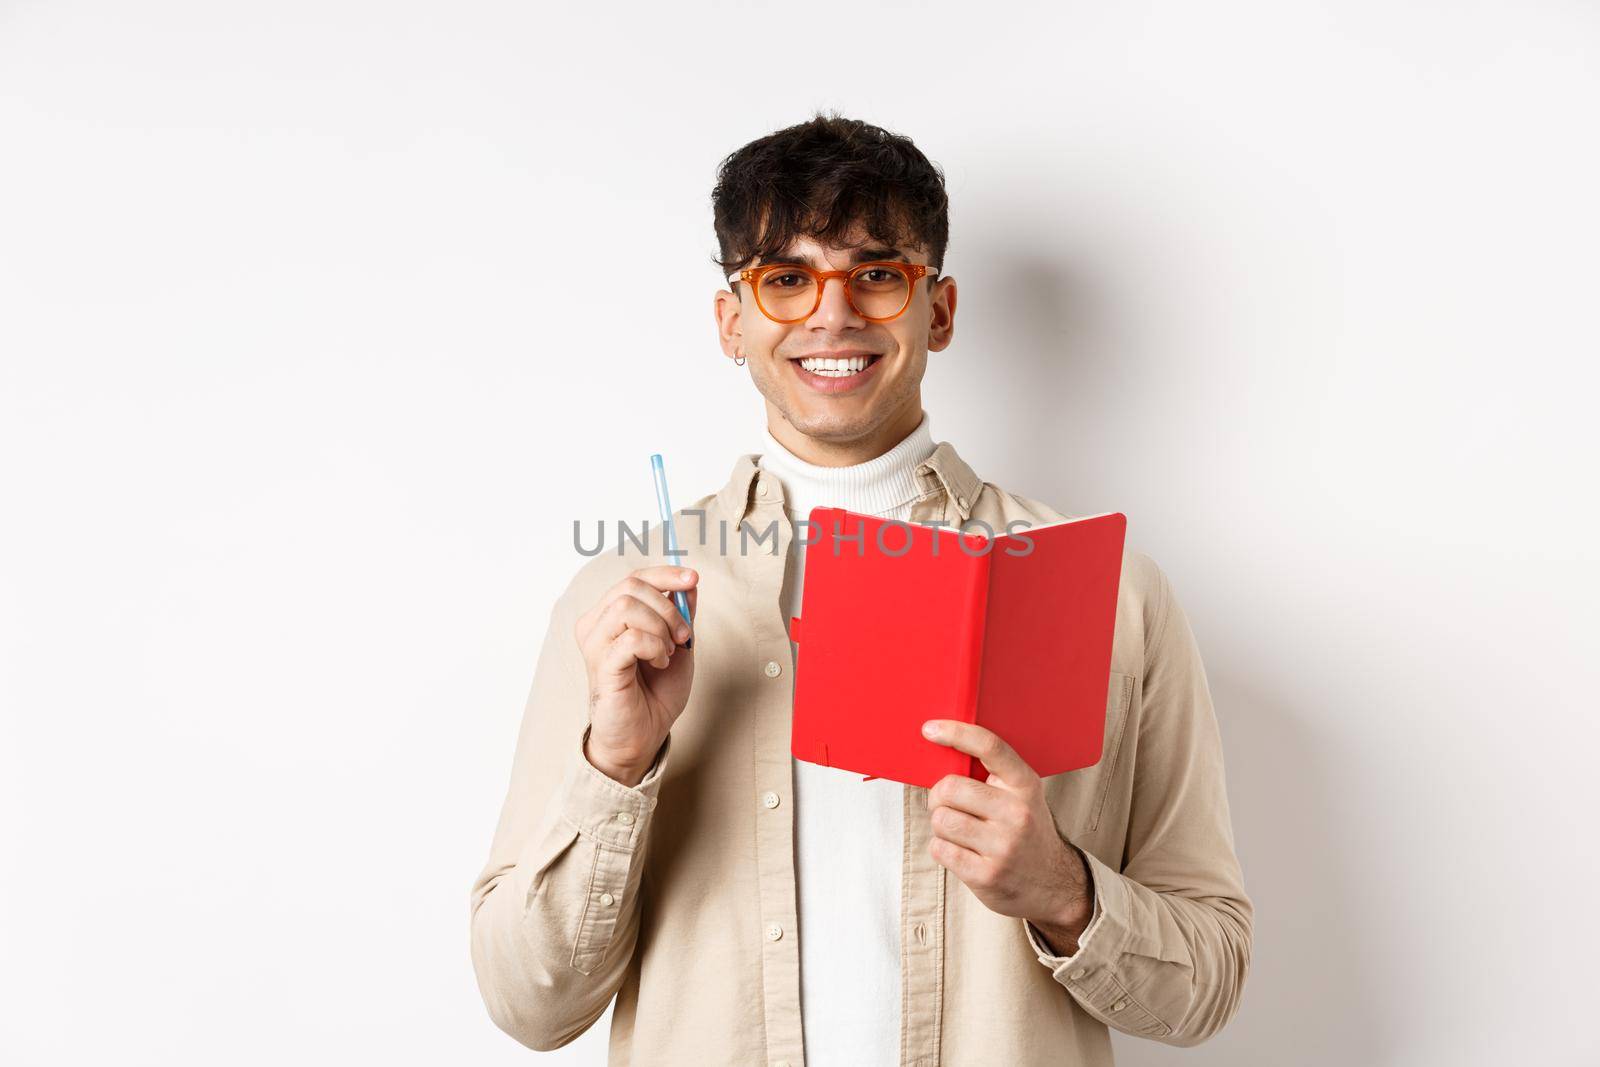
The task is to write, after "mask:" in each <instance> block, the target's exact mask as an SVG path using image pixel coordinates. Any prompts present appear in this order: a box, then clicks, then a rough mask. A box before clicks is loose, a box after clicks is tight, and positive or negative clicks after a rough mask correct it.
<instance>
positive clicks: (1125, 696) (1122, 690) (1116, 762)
mask: <svg viewBox="0 0 1600 1067" xmlns="http://www.w3.org/2000/svg"><path fill="white" fill-rule="evenodd" d="M1132 703H1133V675H1131V674H1119V673H1117V672H1116V671H1112V672H1111V678H1110V680H1109V681H1108V682H1107V684H1106V732H1105V743H1104V744H1103V745H1102V746H1101V751H1100V763H1099V769H1100V775H1099V781H1098V784H1097V785H1096V787H1095V791H1094V800H1093V801H1092V803H1091V805H1090V809H1089V822H1088V824H1087V825H1086V826H1085V827H1084V830H1085V832H1088V833H1092V832H1093V831H1095V830H1097V829H1099V827H1100V816H1101V813H1102V812H1103V811H1104V810H1105V806H1106V797H1107V796H1109V795H1110V793H1111V783H1112V782H1113V781H1114V780H1115V779H1116V776H1117V770H1118V769H1119V768H1120V767H1121V766H1122V738H1123V735H1124V734H1125V733H1127V731H1128V720H1129V719H1130V718H1132V716H1131V715H1130V714H1129V711H1130V710H1131V705H1132Z"/></svg>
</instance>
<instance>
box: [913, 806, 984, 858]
mask: <svg viewBox="0 0 1600 1067" xmlns="http://www.w3.org/2000/svg"><path fill="white" fill-rule="evenodd" d="M928 824H929V826H931V827H932V829H933V832H934V833H935V834H936V835H938V836H939V837H942V838H944V839H945V840H946V841H949V842H951V843H952V844H956V845H960V846H961V847H963V848H967V849H971V850H972V851H973V852H976V853H978V854H979V855H980V856H987V855H990V854H991V853H993V852H995V851H996V847H995V846H996V843H997V842H998V840H999V834H998V832H997V831H996V829H995V825H994V824H993V823H991V822H989V821H988V820H986V819H980V818H978V817H977V816H975V815H970V814H968V813H967V812H964V811H960V810H957V809H956V808H951V807H945V806H944V805H940V806H939V807H936V808H934V809H932V810H931V811H929V813H928Z"/></svg>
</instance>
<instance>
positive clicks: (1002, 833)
mask: <svg viewBox="0 0 1600 1067" xmlns="http://www.w3.org/2000/svg"><path fill="white" fill-rule="evenodd" d="M930 728H931V729H932V731H933V732H931V733H930V732H929V731H930ZM923 736H924V737H927V738H928V739H929V740H930V741H934V742H936V743H938V744H941V745H948V746H949V747H951V748H954V749H956V750H958V751H960V752H965V753H967V754H968V755H970V756H976V757H978V759H979V760H981V761H982V762H983V766H984V768H985V769H986V770H988V772H989V777H988V779H987V780H986V781H983V782H980V781H978V780H977V779H975V778H969V777H967V776H966V775H964V774H947V775H945V776H944V777H943V778H941V779H939V781H938V782H937V783H936V784H935V785H934V787H933V788H932V789H931V790H929V792H928V818H929V822H930V824H931V827H932V830H933V840H932V841H930V842H929V843H928V854H929V855H930V856H932V857H933V858H934V859H935V860H937V861H938V862H939V863H940V864H941V865H942V866H944V867H945V868H946V869H948V870H949V871H950V872H951V873H953V874H954V875H955V876H956V877H957V878H960V879H961V881H962V882H964V883H965V884H966V885H967V887H968V888H969V889H971V890H972V892H973V895H974V896H976V897H977V898H978V899H979V900H980V901H982V902H983V904H984V906H985V907H987V908H988V909H989V910H990V911H993V912H997V913H999V914H1001V915H1010V916H1014V917H1016V918H1020V919H1027V920H1029V921H1031V922H1032V923H1033V925H1034V926H1036V927H1038V928H1039V930H1040V932H1041V933H1043V934H1045V935H1046V937H1047V938H1048V939H1049V942H1050V944H1051V945H1052V946H1053V947H1054V948H1055V950H1056V951H1057V952H1058V953H1059V954H1063V955H1071V954H1072V953H1074V952H1076V951H1077V939H1078V937H1079V935H1081V934H1082V933H1083V931H1084V929H1085V928H1086V927H1087V926H1088V925H1089V919H1090V917H1091V916H1092V914H1093V911H1094V901H1093V897H1092V895H1091V892H1090V890H1091V883H1090V880H1089V869H1088V865H1087V864H1086V863H1085V862H1084V859H1083V856H1082V854H1081V853H1079V852H1078V850H1077V848H1076V846H1074V845H1071V844H1069V843H1068V842H1066V841H1064V840H1062V838H1061V834H1060V832H1059V831H1057V830H1056V823H1055V817H1054V816H1053V815H1052V814H1051V812H1050V807H1049V805H1048V804H1047V803H1046V802H1045V795H1044V783H1043V782H1042V781H1041V780H1040V778H1039V776H1038V775H1037V774H1035V773H1034V772H1033V768H1032V767H1029V766H1028V764H1027V763H1026V762H1025V761H1024V760H1023V759H1022V757H1021V756H1019V755H1017V753H1016V750H1015V749H1013V748H1012V747H1011V746H1010V745H1008V744H1007V743H1006V742H1005V741H1004V740H1003V739H1002V738H1001V737H1000V735H999V734H996V733H995V732H994V731H992V730H986V729H984V728H983V727H982V726H978V725H975V724H973V723H969V722H961V721H959V720H956V719H930V720H928V722H927V723H926V724H925V725H924V727H923Z"/></svg>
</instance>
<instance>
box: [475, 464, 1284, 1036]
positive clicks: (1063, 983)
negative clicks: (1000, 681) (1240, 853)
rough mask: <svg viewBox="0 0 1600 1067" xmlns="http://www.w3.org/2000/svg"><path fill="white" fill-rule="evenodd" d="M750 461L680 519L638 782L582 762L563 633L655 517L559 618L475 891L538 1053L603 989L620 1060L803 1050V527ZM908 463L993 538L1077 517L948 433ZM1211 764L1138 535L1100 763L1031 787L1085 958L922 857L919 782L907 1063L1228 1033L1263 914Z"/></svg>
mask: <svg viewBox="0 0 1600 1067" xmlns="http://www.w3.org/2000/svg"><path fill="white" fill-rule="evenodd" d="M756 458H757V456H756V454H754V453H749V454H745V455H742V456H740V457H739V459H738V460H737V461H736V462H735V463H734V466H733V473H732V475H731V477H729V479H728V482H727V484H726V485H724V486H723V487H722V489H721V490H719V491H718V492H717V493H715V494H714V495H709V496H704V497H701V498H700V499H699V500H696V501H695V502H694V503H693V504H691V505H689V507H687V508H684V509H681V510H680V511H678V512H677V513H676V514H675V519H674V522H675V524H676V526H677V531H678V543H679V546H680V548H681V549H682V550H683V551H684V553H685V555H684V557H683V561H684V562H685V564H686V565H688V566H691V567H694V568H695V569H696V570H698V571H699V573H700V586H699V589H700V592H699V597H698V605H697V614H696V617H695V620H694V645H695V657H696V661H695V677H694V686H693V691H692V693H691V695H690V698H689V704H688V707H687V708H686V709H685V711H684V713H683V716H682V717H681V718H680V719H679V720H678V721H677V724H676V725H675V726H674V728H673V731H672V733H671V735H670V736H669V737H668V739H667V741H666V743H665V744H664V745H663V746H662V749H661V751H660V753H659V754H658V756H657V758H656V762H655V763H654V764H653V765H652V768H651V770H650V772H649V773H648V774H647V775H646V776H645V779H644V780H643V781H642V782H641V783H639V785H637V786H635V787H632V788H629V787H626V786H624V785H622V784H621V783H619V782H616V781H614V780H612V779H611V778H608V777H606V776H605V775H604V774H602V773H601V772H600V771H598V770H596V769H595V768H594V767H593V766H592V765H590V764H589V762H588V761H587V760H586V759H585V758H584V757H583V752H582V749H583V740H584V737H585V735H586V733H587V724H588V700H587V690H588V676H587V673H586V671H585V668H584V664H583V659H582V657H581V655H580V652H579V649H578V647H577V643H576V639H575V637H574V632H573V627H574V624H575V622H576V620H577V617H578V616H579V615H580V614H581V613H582V612H584V611H586V610H587V609H588V608H589V607H590V606H592V605H593V604H594V603H595V602H596V601H597V600H598V599H599V597H600V595H601V594H602V593H603V592H604V591H605V590H606V589H608V588H610V587H611V586H612V585H614V584H615V583H616V582H617V581H619V580H620V579H621V578H623V577H624V576H625V575H626V574H627V573H628V572H630V571H632V570H633V569H634V568H636V567H640V566H645V565H648V564H652V563H662V562H669V560H668V559H667V558H666V557H665V555H664V553H663V543H662V539H661V533H662V531H661V529H660V527H659V525H658V524H655V523H652V524H651V529H650V534H649V540H648V551H647V553H641V552H640V551H639V549H638V548H637V547H636V546H635V545H633V544H632V543H630V542H628V541H627V540H626V539H624V540H623V546H624V547H625V548H626V549H627V552H626V554H625V555H619V554H618V553H617V549H616V547H615V546H612V547H610V548H608V549H607V550H606V552H604V553H602V554H601V555H598V556H595V557H593V558H591V559H589V560H587V562H585V563H584V564H583V565H582V566H581V567H580V568H579V569H578V571H577V574H576V575H575V576H574V578H573V579H572V581H571V582H570V583H569V585H568V587H567V589H566V591H565V592H564V593H563V594H562V595H561V597H560V598H559V599H558V600H557V601H556V603H555V606H554V607H553V609H552V610H551V613H550V621H549V629H548V632H547V634H546V636H545V639H544V642H543V646H542V648H541V650H540V653H539V658H538V663H537V666H536V667H535V669H534V676H533V687H532V692H531V693H530V694H529V697H528V702H527V707H526V711H525V712H524V715H523V719H522V726H521V732H520V734H519V736H518V740H517V747H516V754H515V757H514V762H513V764H512V768H511V784H510V790H509V792H508V794H507V796H506V800H505V804H504V808H503V809H502V811H501V813H500V820H499V824H498V827H497V829H496V831H495V834H494V840H493V843H492V845H491V846H490V851H489V860H488V863H487V864H486V865H485V867H484V868H483V870H482V872H481V873H480V874H479V875H478V877H477V880H476V881H475V882H474V883H473V886H472V892H471V952H472V962H473V967H474V969H475V971H476V974H477V980H478V986H479V989H480V991H481V992H482V995H483V999H484V1003H485V1004H486V1005H487V1007H488V1011H489V1016H490V1018H492V1019H493V1020H494V1022H495V1024H496V1025H498V1026H499V1027H500V1028H501V1029H502V1030H504V1031H505V1032H506V1033H508V1034H510V1035H511V1036H512V1037H514V1038H516V1039H517V1040H518V1041H520V1042H522V1043H523V1044H524V1045H527V1046H529V1047H530V1048H535V1049H553V1048H557V1047H559V1046H561V1045H564V1044H566V1043H567V1042H569V1041H571V1040H573V1039H574V1038H576V1037H577V1036H578V1035H579V1034H581V1033H583V1032H584V1031H585V1030H586V1029H588V1027H589V1026H590V1025H591V1024H592V1023H593V1022H594V1021H595V1020H596V1019H597V1018H599V1016H600V1015H601V1014H602V1013H603V1012H604V1011H605V1009H606V1006H607V1005H608V1004H609V1003H611V1000H612V998H613V997H615V998H616V1009H615V1011H614V1013H613V1016H612V1022H611V1035H610V1062H611V1063H612V1064H632V1063H640V1064H651V1065H656V1064H660V1065H669V1064H684V1065H694V1067H704V1065H710V1064H737V1065H740V1067H748V1065H758V1064H759V1065H773V1067H776V1065H782V1064H787V1065H789V1067H801V1065H802V1064H803V1063H804V1062H805V1060H804V1050H803V1048H802V1040H801V1028H800V971H799V966H800V953H799V948H798V944H797V940H796V939H797V938H798V937H800V936H803V934H804V932H803V931H799V930H797V929H796V925H795V869H794V839H793V826H794V807H793V804H792V799H793V793H792V791H791V790H792V773H791V757H790V752H789V734H790V713H791V708H792V699H791V697H792V692H793V684H794V662H795V661H794V648H795V646H793V645H792V644H791V643H790V641H789V637H788V631H787V629H786V627H785V620H784V619H783V618H782V612H781V610H780V606H779V605H780V603H781V594H782V592H783V582H784V581H785V580H786V577H788V578H790V580H792V575H790V574H787V572H788V571H789V570H790V568H786V567H785V562H786V560H787V559H788V555H789V545H790V541H791V539H792V538H793V537H794V536H795V532H796V531H795V528H794V527H793V526H792V525H791V524H790V523H789V521H788V520H787V518H786V517H785V516H784V513H783V510H782V501H783V497H782V492H783V490H782V488H781V486H780V484H779V483H778V482H777V481H776V480H775V479H774V478H773V477H772V476H771V475H770V474H769V473H767V472H764V471H762V470H761V469H760V468H759V467H758V466H757V465H756ZM917 478H918V480H919V482H920V483H921V486H922V490H923V492H922V495H921V496H920V497H919V498H918V500H917V502H916V503H915V504H914V505H913V510H912V514H911V521H913V522H924V523H932V522H940V521H942V522H944V523H946V524H948V525H950V526H961V525H962V524H963V523H966V522H967V521H968V520H969V519H970V520H974V522H973V524H972V525H971V526H970V527H969V528H970V529H972V530H976V531H979V532H984V527H982V526H978V525H976V522H977V521H980V520H981V521H982V522H984V523H987V524H988V529H989V530H992V531H997V532H1002V533H1003V532H1005V530H1006V526H1007V524H1008V523H1010V522H1012V521H1013V520H1022V522H1023V523H1026V524H1028V525H1041V524H1044V523H1048V522H1056V521H1060V520H1061V519H1065V518H1068V517H1069V516H1067V515H1063V514H1061V513H1059V512H1057V511H1055V510H1053V509H1051V508H1050V507H1048V506H1047V505H1044V504H1041V503H1039V502H1038V501H1035V500H1030V499H1028V498H1026V497H1023V496H1019V495H1016V494H1013V493H1008V492H1006V491H1005V490H1003V489H1001V488H999V487H998V486H996V485H994V484H992V483H989V482H984V481H981V480H980V479H979V478H978V476H977V475H976V474H974V473H973V471H972V470H971V468H969V467H968V466H967V464H966V463H965V462H963V461H962V460H961V458H960V457H959V456H957V454H956V452H955V449H954V448H952V447H951V445H950V444H949V442H941V443H940V444H939V445H938V447H937V448H936V450H935V451H934V453H933V454H932V455H931V456H930V457H929V459H928V460H927V461H926V462H924V463H923V464H921V465H920V466H919V467H918V468H917ZM702 513H703V514H702ZM586 525H587V524H586ZM631 525H633V526H634V527H636V528H637V527H638V526H639V525H640V524H639V523H638V522H634V523H632V524H631ZM1019 528H1021V524H1019ZM741 544H742V545H743V549H742V551H741ZM1222 756H1223V754H1222V741H1221V738H1220V736H1219V734H1218V728H1217V720H1216V716H1215V714H1214V713H1213V710H1212V705H1211V696H1210V692H1209V689H1208V686H1207V682H1206V675H1205V670H1204V667H1203V666H1202V664H1201V661H1200V653H1199V650H1198V648H1197V647H1196V645H1195V640H1194V636H1193V634H1192V632H1191V631H1190V627H1189V623H1188V619H1187V617H1186V616H1185V614H1184V612H1183V609H1182V608H1181V607H1180V606H1179V604H1178V601H1177V599H1176V597H1175V596H1174V595H1173V590H1172V586H1171V584H1170V583H1169V582H1168V580H1167V578H1166V576H1165V574H1164V573H1163V572H1162V571H1161V569H1160V568H1159V567H1158V566H1157V565H1156V564H1155V562H1154V561H1153V560H1152V559H1150V557H1149V556H1147V555H1144V554H1143V553H1141V552H1138V551H1134V550H1132V549H1129V550H1127V551H1126V552H1125V553H1124V557H1123V567H1122V585H1121V592H1120V595H1119V597H1118V602H1117V621H1116V637H1115V641H1114V644H1113V649H1112V655H1111V680H1110V686H1109V691H1108V695H1107V697H1106V735H1105V746H1104V756H1103V758H1102V759H1101V760H1100V762H1099V763H1098V764H1096V765H1095V766H1094V767H1089V768H1084V769H1082V770H1077V771H1070V772H1067V773H1064V774H1057V775H1052V776H1051V777H1049V778H1047V779H1045V781H1044V784H1045V790H1046V793H1047V795H1048V798H1049V803H1050V808H1051V810H1052V811H1053V812H1054V813H1055V816H1056V823H1057V827H1058V829H1059V830H1060V831H1061V833H1062V835H1063V837H1065V838H1066V839H1067V840H1069V841H1071V842H1072V843H1073V844H1075V845H1077V846H1078V847H1079V848H1081V849H1082V850H1083V852H1084V853H1085V854H1086V855H1087V857H1088V859H1089V866H1090V872H1091V875H1092V878H1093V881H1094V889H1095V894H1094V895H1095V913H1094V918H1093V919H1092V921H1091V924H1090V926H1089V928H1088V930H1086V931H1085V933H1084V936H1083V937H1082V938H1081V939H1080V947H1079V949H1078V952H1077V954H1076V955H1075V956H1073V957H1071V958H1065V957H1059V956H1053V955H1051V954H1050V953H1049V950H1048V949H1047V948H1046V945H1045V942H1044V941H1043V940H1042V939H1041V938H1040V937H1039V936H1038V934H1037V933H1036V932H1035V931H1034V930H1033V928H1032V926H1031V925H1030V924H1028V923H1027V922H1025V921H1024V920H1021V919H1017V918H1012V917H1008V916H1002V915H999V914H997V913H995V912H992V911H990V910H989V909H988V908H986V907H985V906H984V905H983V904H982V903H981V902H980V901H979V900H978V899H977V897H975V896H974V895H973V894H972V892H971V891H970V890H969V889H968V888H967V887H966V885H965V884H964V883H962V882H961V880H960V879H959V878H957V877H956V876H955V875H953V874H950V873H949V872H947V871H946V870H945V869H944V868H943V867H942V866H940V865H939V864H938V863H937V862H935V861H934V860H933V859H932V858H931V857H930V856H929V854H928V841H929V837H930V829H929V823H928V804H927V797H928V790H926V789H923V788H920V787H916V786H906V787H904V788H905V816H906V817H905V827H906V830H905V833H906V837H905V848H904V851H903V856H902V861H901V862H902V868H901V878H902V885H903V887H904V890H903V901H902V914H901V926H900V941H901V945H902V950H901V971H900V974H901V989H902V996H901V1002H900V1003H899V1004H898V1005H896V1004H884V1005H883V1010H884V1011H886V1012H897V1013H898V1014H899V1017H900V1033H901V1058H900V1063H901V1064H902V1065H906V1067H913V1065H914V1067H935V1065H949V1067H965V1065H968V1064H972V1065H987V1064H1007V1065H1011V1067H1024V1065H1029V1064H1051V1065H1056V1067H1060V1065H1085V1067H1089V1065H1093V1067H1101V1065H1109V1064H1111V1063H1112V1053H1111V1040H1110V1034H1109V1032H1108V1030H1107V1027H1115V1028H1116V1029H1118V1030H1121V1031H1123V1032H1125V1033H1129V1034H1134V1035H1138V1036H1140V1037H1148V1038H1153V1039H1155V1040H1157V1041H1161V1042H1165V1043H1167V1044H1170V1045H1194V1044H1197V1043H1199V1042H1200V1041H1203V1040H1205V1039H1206V1038H1208V1037H1210V1036H1211V1035H1212V1034H1215V1033H1216V1032H1217V1031H1218V1030H1220V1029H1221V1028H1222V1027H1223V1026H1224V1025H1225V1024H1226V1023H1227V1022H1228V1020H1229V1019H1230V1018H1232V1017H1233V1015H1234V1013H1235V1011H1236V1010H1237V1009H1238V1006H1239V999H1240V995H1241V993H1242V991H1243V988H1244V983H1245V975H1246V972H1247V971H1248V969H1249V964H1250V945H1251V924H1252V905H1251V902H1250V899H1249V898H1248V897H1247V896H1246V895H1245V890H1244V883H1243V877H1242V874H1241V872H1240V868H1239V862H1238V860H1237V858H1236V857H1235V855H1234V848H1233V833H1232V826H1231V823H1230V820H1229V815H1228V800H1227V794H1226V790H1225V786H1224V780H1223V758H1222Z"/></svg>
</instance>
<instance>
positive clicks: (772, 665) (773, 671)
mask: <svg viewBox="0 0 1600 1067" xmlns="http://www.w3.org/2000/svg"><path fill="white" fill-rule="evenodd" d="M782 673H783V668H782V667H780V666H778V661H777V660H775V659H769V660H767V677H768V678H776V677H777V676H778V675H780V674H782Z"/></svg>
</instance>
